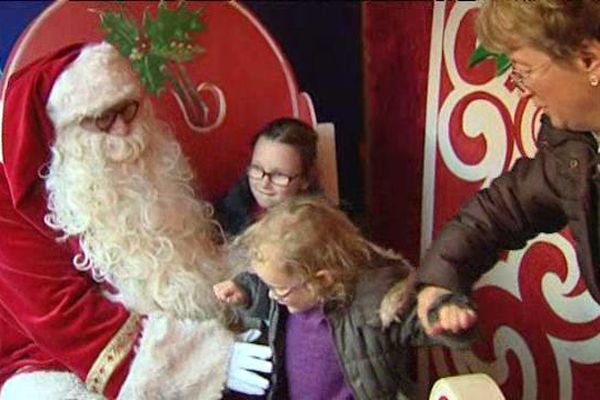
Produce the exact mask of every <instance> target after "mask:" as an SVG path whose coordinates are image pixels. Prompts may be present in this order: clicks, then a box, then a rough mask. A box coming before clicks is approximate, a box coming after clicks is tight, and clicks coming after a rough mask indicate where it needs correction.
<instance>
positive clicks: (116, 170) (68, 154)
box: [45, 105, 228, 319]
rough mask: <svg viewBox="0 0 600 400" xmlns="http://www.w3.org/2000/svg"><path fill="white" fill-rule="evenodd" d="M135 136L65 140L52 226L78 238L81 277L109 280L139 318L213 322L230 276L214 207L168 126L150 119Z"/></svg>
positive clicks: (51, 186)
mask: <svg viewBox="0 0 600 400" xmlns="http://www.w3.org/2000/svg"><path fill="white" fill-rule="evenodd" d="M139 112H140V114H139V115H138V116H137V118H136V119H135V120H134V123H133V125H132V131H131V133H130V134H129V135H128V136H126V137H116V136H113V135H110V136H109V135H107V134H105V133H95V132H89V131H86V130H84V129H82V128H81V127H79V126H76V127H73V128H70V129H68V130H65V131H63V132H58V133H57V137H56V143H55V144H54V146H53V147H52V160H51V163H50V166H49V170H48V175H47V176H46V177H45V179H46V188H47V190H48V193H49V200H48V209H49V213H48V214H47V215H46V218H45V221H46V224H48V225H49V226H50V227H52V228H53V229H56V230H58V231H62V232H63V233H64V234H63V236H62V237H61V238H59V240H66V239H67V238H69V237H72V236H76V237H78V238H79V243H80V246H81V249H82V251H83V254H79V255H77V256H75V257H74V259H73V263H74V265H75V267H76V268H78V269H79V270H84V271H90V272H91V274H92V276H93V278H94V279H95V280H97V281H101V280H102V279H107V280H108V281H109V282H110V283H111V284H112V285H113V286H114V287H116V289H118V291H119V300H120V301H121V302H123V303H124V304H125V305H126V306H127V307H128V308H130V309H132V310H133V311H136V312H140V313H144V314H146V313H148V312H151V311H167V312H169V313H170V314H172V315H175V316H177V317H184V318H194V319H203V318H209V317H214V316H216V315H217V313H218V312H219V309H220V306H219V305H218V304H217V302H216V301H215V300H214V295H213V293H212V285H213V284H214V283H216V282H219V281H220V280H222V279H223V278H224V277H225V276H228V274H227V272H226V271H224V270H223V269H224V268H223V262H222V257H221V254H220V251H219V248H218V246H217V245H216V241H215V239H216V237H215V232H216V230H215V223H214V221H213V220H212V218H211V216H212V207H211V206H210V204H208V203H206V202H203V201H201V200H198V199H196V198H195V196H194V191H193V189H192V186H191V183H192V180H193V173H192V171H191V168H190V166H189V164H188V163H187V160H186V159H185V157H184V156H183V154H182V151H181V147H180V146H179V144H178V143H177V142H176V140H175V138H174V137H173V136H172V135H171V134H170V132H169V130H168V128H167V127H166V125H165V124H163V123H161V122H160V121H158V120H157V119H156V118H154V116H153V115H152V111H151V108H150V106H149V105H147V106H146V107H144V109H141V110H140V111H139Z"/></svg>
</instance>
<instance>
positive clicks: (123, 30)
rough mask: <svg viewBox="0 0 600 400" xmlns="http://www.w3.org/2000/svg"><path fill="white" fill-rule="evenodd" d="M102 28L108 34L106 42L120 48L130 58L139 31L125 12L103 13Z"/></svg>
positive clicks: (101, 15) (101, 18)
mask: <svg viewBox="0 0 600 400" xmlns="http://www.w3.org/2000/svg"><path fill="white" fill-rule="evenodd" d="M100 26H101V27H102V29H103V30H104V31H105V32H106V37H105V40H106V41H107V42H109V43H111V44H112V45H114V46H115V47H116V48H118V49H119V51H120V52H121V54H122V55H124V56H125V57H129V55H130V54H131V52H132V51H133V49H134V48H135V45H136V43H137V41H138V38H139V31H138V28H137V26H136V25H135V23H134V22H132V21H130V20H129V19H127V17H126V16H125V13H124V11H123V10H121V11H120V12H114V11H106V12H103V13H101V14H100Z"/></svg>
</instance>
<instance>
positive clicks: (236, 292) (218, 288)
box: [213, 280, 249, 306]
mask: <svg viewBox="0 0 600 400" xmlns="http://www.w3.org/2000/svg"><path fill="white" fill-rule="evenodd" d="M213 292H214V293H215V296H217V298H218V299H219V300H221V301H222V302H225V303H228V304H232V305H236V306H248V304H249V299H248V296H247V295H246V292H245V291H243V290H242V289H241V288H240V287H238V285H236V284H235V282H233V281H232V280H228V281H223V282H219V283H217V284H216V285H214V286H213Z"/></svg>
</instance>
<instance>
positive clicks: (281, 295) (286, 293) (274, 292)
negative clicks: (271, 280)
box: [268, 280, 308, 301]
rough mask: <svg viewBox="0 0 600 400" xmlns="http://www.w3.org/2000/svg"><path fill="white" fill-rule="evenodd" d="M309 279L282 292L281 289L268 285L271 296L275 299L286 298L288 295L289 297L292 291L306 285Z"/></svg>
mask: <svg viewBox="0 0 600 400" xmlns="http://www.w3.org/2000/svg"><path fill="white" fill-rule="evenodd" d="M307 282H308V281H306V280H305V281H302V282H300V283H298V284H296V285H294V286H292V287H289V288H287V289H286V290H285V291H283V292H282V293H279V289H277V288H274V287H272V286H268V287H269V296H270V297H271V298H272V299H273V300H275V301H278V300H285V299H286V298H287V297H289V296H290V295H291V294H292V293H294V292H295V291H296V290H298V289H300V288H301V287H303V286H304V285H306V283H307Z"/></svg>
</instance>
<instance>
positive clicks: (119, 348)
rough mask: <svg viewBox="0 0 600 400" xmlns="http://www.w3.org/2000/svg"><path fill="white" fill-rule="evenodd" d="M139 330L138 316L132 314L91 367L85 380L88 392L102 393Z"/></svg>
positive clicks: (131, 345)
mask: <svg viewBox="0 0 600 400" xmlns="http://www.w3.org/2000/svg"><path fill="white" fill-rule="evenodd" d="M140 329H141V324H140V316H139V315H137V314H133V313H132V314H131V315H130V316H129V318H128V319H127V321H125V323H124V324H123V326H122V327H121V329H119V331H118V332H117V333H116V334H115V336H113V338H112V339H111V340H110V342H108V344H107V345H106V347H105V348H104V349H103V350H102V352H101V353H100V355H99V356H98V358H97V359H96V361H95V362H94V365H92V368H91V369H90V372H88V375H87V378H86V380H85V385H86V387H87V388H88V390H90V391H92V392H96V393H100V394H102V393H103V392H104V389H105V387H106V384H107V383H108V380H109V379H110V377H111V375H112V374H113V372H114V370H115V369H116V368H117V366H118V365H119V364H120V363H121V362H122V361H123V359H125V357H126V356H127V354H129V352H130V351H131V349H132V347H133V345H134V343H135V340H136V337H137V334H138V332H139V331H140Z"/></svg>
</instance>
